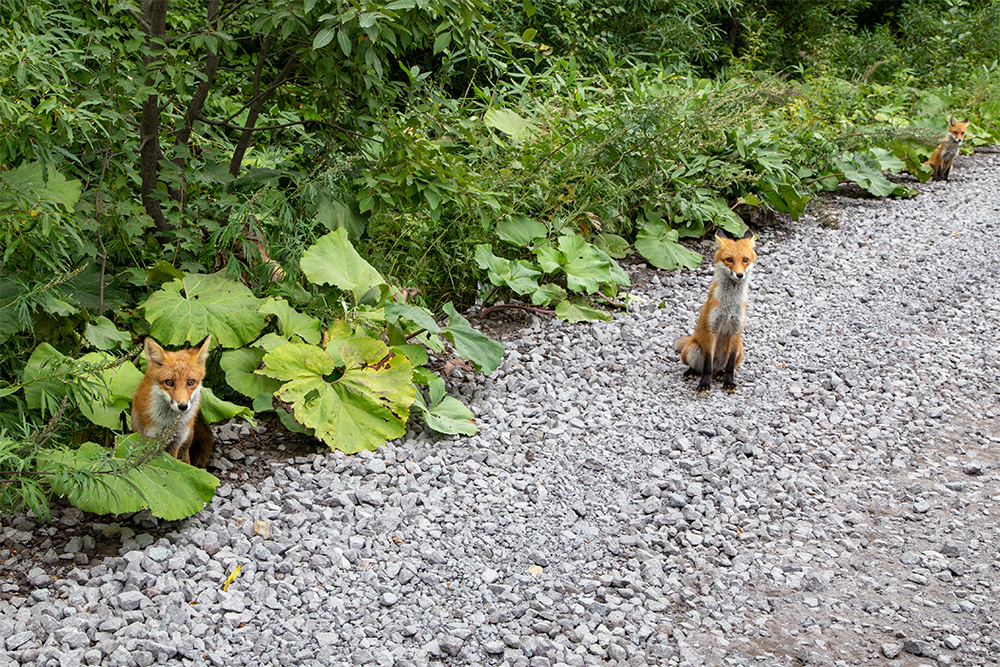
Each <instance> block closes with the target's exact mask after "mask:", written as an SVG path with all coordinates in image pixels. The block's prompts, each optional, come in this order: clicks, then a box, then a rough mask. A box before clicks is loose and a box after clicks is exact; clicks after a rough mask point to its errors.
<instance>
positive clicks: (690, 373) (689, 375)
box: [684, 368, 699, 380]
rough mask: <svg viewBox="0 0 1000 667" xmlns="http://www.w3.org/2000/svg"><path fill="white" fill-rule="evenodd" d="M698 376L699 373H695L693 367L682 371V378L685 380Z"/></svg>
mask: <svg viewBox="0 0 1000 667" xmlns="http://www.w3.org/2000/svg"><path fill="white" fill-rule="evenodd" d="M698 376H699V373H696V372H695V370H694V369H693V368H689V369H687V370H686V371H684V379H685V380H690V379H692V378H696V377H698Z"/></svg>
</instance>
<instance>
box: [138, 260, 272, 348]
mask: <svg viewBox="0 0 1000 667" xmlns="http://www.w3.org/2000/svg"><path fill="white" fill-rule="evenodd" d="M262 303H263V302H262V301H261V300H260V299H258V298H257V297H255V296H254V295H253V293H251V292H250V290H249V289H247V288H246V287H245V286H244V285H241V284H240V283H237V282H234V281H232V280H228V279H226V278H224V277H222V276H221V275H219V274H208V275H201V274H195V273H186V274H184V277H183V278H182V279H180V280H174V281H171V282H169V283H166V284H165V285H164V286H163V288H162V289H160V291H158V292H156V293H154V294H153V295H152V296H150V297H149V298H148V299H147V300H146V304H145V305H144V306H143V307H144V308H145V310H146V319H147V320H149V333H150V335H151V336H152V337H153V338H155V339H156V340H157V341H158V342H159V343H161V344H163V345H183V344H185V343H192V344H193V343H197V342H198V341H200V340H202V339H203V338H204V337H205V336H206V335H207V334H212V342H213V343H216V342H217V343H218V344H219V345H221V346H222V347H228V348H234V347H242V346H244V345H246V344H247V343H249V342H250V341H251V340H253V339H254V338H256V337H257V335H258V334H260V331H261V329H263V328H264V316H263V315H262V314H261V313H260V307H261V304H262Z"/></svg>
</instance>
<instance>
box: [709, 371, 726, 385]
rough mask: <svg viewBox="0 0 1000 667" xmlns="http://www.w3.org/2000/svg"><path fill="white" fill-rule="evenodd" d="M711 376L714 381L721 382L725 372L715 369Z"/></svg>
mask: <svg viewBox="0 0 1000 667" xmlns="http://www.w3.org/2000/svg"><path fill="white" fill-rule="evenodd" d="M712 377H713V378H715V381H716V382H722V380H723V378H725V373H724V372H723V371H715V373H714V374H713V375H712Z"/></svg>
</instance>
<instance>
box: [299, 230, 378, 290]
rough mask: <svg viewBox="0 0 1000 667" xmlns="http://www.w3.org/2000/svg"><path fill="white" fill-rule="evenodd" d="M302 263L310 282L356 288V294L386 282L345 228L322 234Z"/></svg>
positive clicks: (305, 253) (340, 287)
mask: <svg viewBox="0 0 1000 667" xmlns="http://www.w3.org/2000/svg"><path fill="white" fill-rule="evenodd" d="M300 266H301V268H302V272H303V273H304V274H306V278H308V279H309V280H310V281H311V282H313V283H316V284H317V285H333V286H334V287H337V288H339V289H342V290H345V291H350V292H354V295H355V298H360V297H361V296H363V295H364V294H365V292H367V291H368V290H369V289H371V288H372V287H375V286H376V285H379V284H381V283H384V282H385V280H383V279H382V276H381V275H379V272H378V271H376V270H375V269H373V268H372V266H371V264H369V263H368V262H366V261H365V260H363V259H362V258H361V255H359V254H358V253H357V251H356V250H355V249H354V246H353V245H351V242H350V241H349V240H348V238H347V230H346V229H343V228H341V229H337V230H334V231H332V232H330V233H329V234H327V235H325V236H323V237H321V238H320V239H319V240H318V241H316V243H314V244H313V245H312V246H310V247H309V249H307V250H306V251H305V252H304V253H302V260H301V262H300Z"/></svg>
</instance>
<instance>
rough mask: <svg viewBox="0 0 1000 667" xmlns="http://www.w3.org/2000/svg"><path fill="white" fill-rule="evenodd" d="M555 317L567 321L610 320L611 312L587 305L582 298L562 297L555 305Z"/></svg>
mask: <svg viewBox="0 0 1000 667" xmlns="http://www.w3.org/2000/svg"><path fill="white" fill-rule="evenodd" d="M556 317H558V318H559V319H561V320H566V321H567V322H586V321H588V320H604V321H607V320H610V319H611V314H610V313H608V312H605V311H603V310H599V309H597V308H594V307H593V306H591V305H589V304H588V303H587V302H586V301H584V300H583V299H573V300H570V299H564V300H563V301H560V302H559V305H557V306H556Z"/></svg>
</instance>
